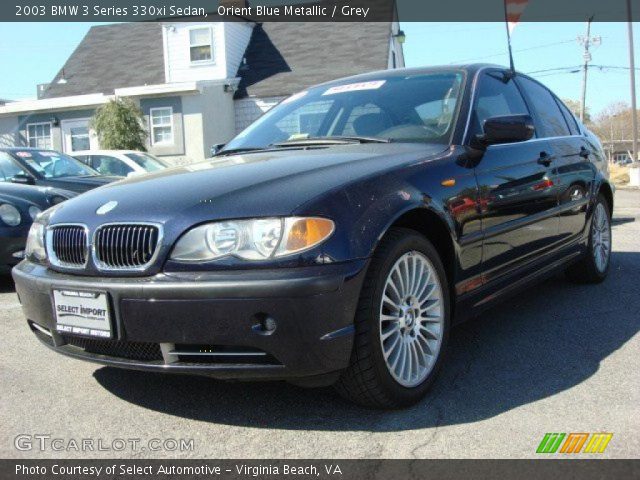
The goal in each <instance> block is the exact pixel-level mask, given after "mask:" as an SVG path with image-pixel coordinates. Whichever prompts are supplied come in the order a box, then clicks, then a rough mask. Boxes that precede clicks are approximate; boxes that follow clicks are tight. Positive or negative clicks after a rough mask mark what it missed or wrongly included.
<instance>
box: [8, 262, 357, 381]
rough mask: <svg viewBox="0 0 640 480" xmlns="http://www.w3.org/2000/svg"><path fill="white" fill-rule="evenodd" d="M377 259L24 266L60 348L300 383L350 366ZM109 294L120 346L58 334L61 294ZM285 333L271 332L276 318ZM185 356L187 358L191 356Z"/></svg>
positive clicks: (34, 318) (40, 317) (100, 359)
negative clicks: (105, 272)
mask: <svg viewBox="0 0 640 480" xmlns="http://www.w3.org/2000/svg"><path fill="white" fill-rule="evenodd" d="M366 265H367V261H365V260H358V261H353V262H347V263H340V264H333V265H319V266H314V267H304V268H289V269H277V270H250V271H249V270H245V271H233V272H232V271H227V272H216V273H213V272H212V273H171V274H169V273H162V274H158V275H155V276H153V277H142V278H101V277H81V276H74V275H68V274H62V273H57V272H54V271H52V270H49V269H47V268H45V267H43V266H40V265H36V264H33V263H30V262H28V261H24V262H22V263H20V264H19V265H18V266H17V267H15V268H14V269H13V278H14V280H15V283H16V290H17V293H18V296H19V298H20V302H21V303H22V308H23V311H24V314H25V316H26V318H27V320H28V322H29V325H30V326H31V328H32V330H33V331H34V333H35V334H36V336H37V337H38V338H39V339H40V340H41V341H43V342H44V343H45V344H46V345H48V346H49V347H51V348H53V349H54V350H56V351H58V352H60V353H63V354H66V355H69V356H73V357H76V358H81V359H84V360H89V361H93V362H97V363H100V364H103V365H110V366H114V367H123V368H132V369H139V370H154V371H163V372H175V373H195V374H204V375H209V376H214V377H217V378H226V379H262V378H269V379H292V378H302V377H310V376H322V375H324V374H327V373H331V372H336V371H339V370H341V369H343V368H345V367H346V366H347V364H348V362H349V358H350V354H351V348H352V344H353V318H354V315H355V310H356V306H357V302H358V297H359V293H360V288H361V285H362V280H363V277H364V274H365V270H366ZM53 289H67V290H73V289H77V290H96V291H103V292H107V293H108V296H109V301H110V307H111V311H112V312H113V318H112V322H113V325H112V328H113V331H114V339H113V340H98V339H91V340H88V339H83V338H81V337H70V336H64V335H61V334H59V333H58V332H56V329H55V318H54V312H53V302H52V299H51V298H52V290H53ZM267 316H268V317H271V318H272V319H274V320H275V321H276V325H277V326H276V328H275V330H273V331H271V332H269V331H267V330H265V329H264V328H262V323H261V321H262V320H264V318H266V317H267ZM181 353H182V354H181Z"/></svg>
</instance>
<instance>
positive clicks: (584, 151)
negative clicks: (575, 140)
mask: <svg viewBox="0 0 640 480" xmlns="http://www.w3.org/2000/svg"><path fill="white" fill-rule="evenodd" d="M578 155H580V156H581V157H582V158H589V155H591V151H590V150H589V149H587V148H584V147H580V153H578Z"/></svg>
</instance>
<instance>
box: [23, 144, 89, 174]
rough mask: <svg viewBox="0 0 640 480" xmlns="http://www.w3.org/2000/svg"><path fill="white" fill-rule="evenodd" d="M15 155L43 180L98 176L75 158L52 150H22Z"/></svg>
mask: <svg viewBox="0 0 640 480" xmlns="http://www.w3.org/2000/svg"><path fill="white" fill-rule="evenodd" d="M15 155H16V157H18V158H19V159H20V160H21V161H22V162H24V163H25V164H26V165H27V166H29V167H31V169H33V170H35V171H36V172H38V173H39V174H40V175H41V176H43V177H44V178H62V177H79V176H89V175H99V173H98V172H96V171H95V170H94V169H92V168H90V167H88V166H87V165H85V164H84V163H82V162H79V161H78V160H76V159H75V158H72V157H70V156H68V155H65V154H64V153H60V152H56V151H53V150H24V151H17V152H15Z"/></svg>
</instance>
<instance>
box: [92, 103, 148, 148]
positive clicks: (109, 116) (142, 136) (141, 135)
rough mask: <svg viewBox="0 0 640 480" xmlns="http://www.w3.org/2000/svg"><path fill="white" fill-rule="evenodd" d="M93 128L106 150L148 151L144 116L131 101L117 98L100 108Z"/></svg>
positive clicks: (93, 119)
mask: <svg viewBox="0 0 640 480" xmlns="http://www.w3.org/2000/svg"><path fill="white" fill-rule="evenodd" d="M91 128H93V129H94V130H95V131H96V134H97V135H98V140H99V142H100V148H102V149H104V150H140V151H143V152H144V151H146V150H147V149H146V147H145V140H146V139H147V135H148V133H147V130H146V128H145V120H144V115H143V114H142V111H141V110H140V108H139V107H138V106H137V105H136V104H135V103H134V102H133V100H131V99H128V98H117V99H115V100H110V101H109V103H106V104H104V105H102V106H100V107H99V108H98V109H97V110H96V113H95V115H94V116H93V118H92V119H91Z"/></svg>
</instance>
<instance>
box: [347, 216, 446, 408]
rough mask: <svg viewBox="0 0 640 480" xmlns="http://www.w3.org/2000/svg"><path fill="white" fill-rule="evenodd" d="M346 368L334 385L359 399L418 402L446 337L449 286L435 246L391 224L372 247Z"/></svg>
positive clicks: (384, 404) (386, 404)
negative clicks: (372, 253)
mask: <svg viewBox="0 0 640 480" xmlns="http://www.w3.org/2000/svg"><path fill="white" fill-rule="evenodd" d="M355 326H356V336H355V340H354V347H353V353H352V357H351V364H350V366H349V367H348V368H347V369H346V370H345V371H344V372H343V373H342V375H341V377H340V379H339V381H338V383H337V384H336V388H337V390H338V391H339V392H340V393H341V394H342V395H343V396H345V397H346V398H348V399H349V400H351V401H354V402H356V403H358V404H360V405H365V406H370V407H378V408H395V407H401V406H406V405H410V404H413V403H415V402H417V401H418V400H420V399H421V398H422V397H423V396H424V395H425V394H426V393H427V390H428V389H429V387H430V385H431V384H432V383H433V381H434V379H435V376H436V373H437V371H438V369H439V366H440V364H441V362H442V356H443V353H444V350H445V347H446V343H447V336H448V331H449V291H448V284H447V279H446V274H445V271H444V267H443V265H442V262H441V260H440V257H439V255H438V252H437V251H436V249H435V248H434V247H433V245H431V243H430V242H429V241H428V240H427V239H426V238H424V237H423V236H422V235H419V234H418V233H416V232H414V231H413V230H408V229H400V228H397V229H396V228H394V229H391V230H390V231H389V232H388V234H387V235H386V236H385V237H384V238H383V239H382V241H381V243H380V246H379V247H378V249H377V250H376V252H375V254H374V256H373V258H372V261H371V264H370V266H369V271H368V273H367V277H366V279H365V283H364V286H363V289H362V293H361V296H360V302H359V305H358V311H357V314H356V319H355Z"/></svg>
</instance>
